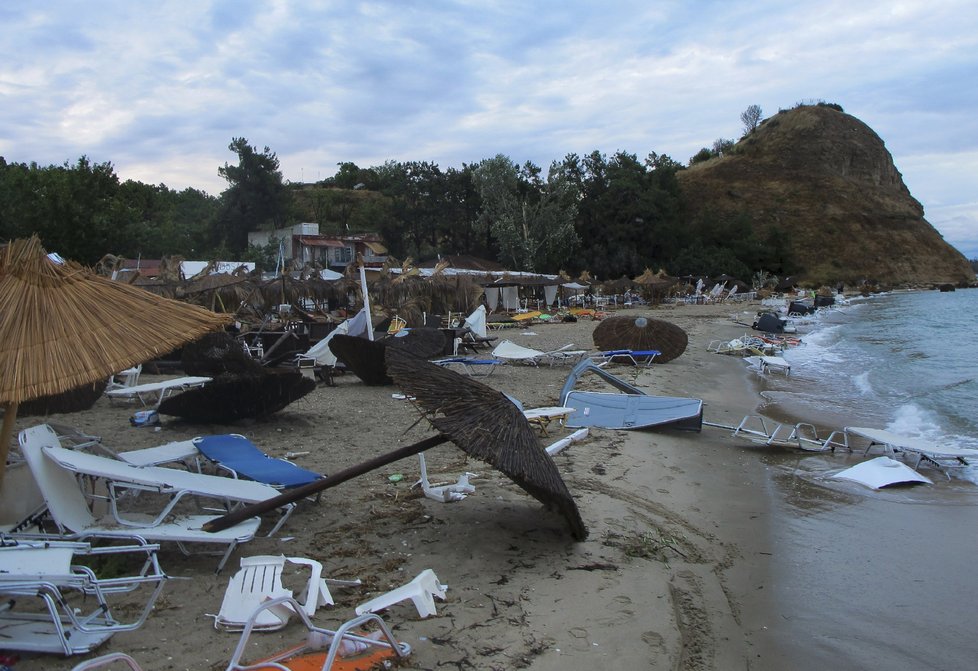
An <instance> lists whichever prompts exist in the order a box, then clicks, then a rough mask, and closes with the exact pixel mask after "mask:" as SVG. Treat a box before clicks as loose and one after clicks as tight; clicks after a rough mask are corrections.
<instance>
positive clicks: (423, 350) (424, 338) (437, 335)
mask: <svg viewBox="0 0 978 671" xmlns="http://www.w3.org/2000/svg"><path fill="white" fill-rule="evenodd" d="M381 342H382V343H383V344H384V345H386V346H387V347H396V348H398V349H403V350H405V351H406V352H410V353H411V354H413V355H414V356H418V357H421V358H422V359H430V358H432V357H436V356H441V355H443V354H444V353H445V347H446V338H445V333H444V332H443V331H442V330H441V329H434V328H410V329H401V330H400V331H398V332H397V333H395V334H394V335H392V336H388V337H386V338H384V339H383V340H381Z"/></svg>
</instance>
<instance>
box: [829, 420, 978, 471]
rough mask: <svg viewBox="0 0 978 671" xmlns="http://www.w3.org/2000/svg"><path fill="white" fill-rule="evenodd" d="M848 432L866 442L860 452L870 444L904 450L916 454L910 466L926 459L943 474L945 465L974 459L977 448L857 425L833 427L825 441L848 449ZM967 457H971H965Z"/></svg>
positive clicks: (893, 451)
mask: <svg viewBox="0 0 978 671" xmlns="http://www.w3.org/2000/svg"><path fill="white" fill-rule="evenodd" d="M851 436H858V437H860V438H862V439H865V440H867V441H869V442H868V444H867V445H866V448H865V450H863V452H864V453H868V452H869V451H870V450H871V449H872V448H873V447H876V446H881V447H882V448H883V451H884V452H885V453H889V454H898V453H900V452H906V453H908V454H913V455H915V456H916V461H915V462H914V465H913V467H914V468H917V467H918V466H920V462H921V461H924V460H926V461H928V462H930V463H932V464H934V465H935V466H937V467H938V468H940V469H943V470H944V472H945V474H947V469H948V468H950V467H955V466H968V465H969V464H970V463H976V462H978V450H971V449H966V448H961V447H950V446H941V447H939V446H937V445H935V444H934V443H932V442H931V441H929V440H925V439H923V438H915V437H913V436H903V435H900V434H898V433H892V432H890V431H884V430H883V429H872V428H866V427H861V426H847V427H845V428H844V429H843V430H842V431H841V432H838V431H836V432H835V433H833V434H832V435H831V436H829V438H828V440H826V445H827V446H829V447H832V448H833V449H835V448H837V447H841V448H843V449H848V450H850V451H851V450H852V441H851V440H850V437H851ZM969 460H971V461H969Z"/></svg>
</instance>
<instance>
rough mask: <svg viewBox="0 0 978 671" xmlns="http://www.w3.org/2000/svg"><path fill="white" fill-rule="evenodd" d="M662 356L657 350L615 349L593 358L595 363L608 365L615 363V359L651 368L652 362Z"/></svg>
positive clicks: (600, 353) (599, 353)
mask: <svg viewBox="0 0 978 671" xmlns="http://www.w3.org/2000/svg"><path fill="white" fill-rule="evenodd" d="M660 354H662V352H660V351H659V350H657V349H646V350H634V349H615V350H609V351H607V352H598V353H597V354H595V355H593V356H592V357H591V358H592V359H594V361H595V363H608V362H612V361H614V360H615V359H619V360H626V361H631V363H632V365H633V366H645V367H649V366H651V365H652V361H653V360H654V359H655V357H657V356H659V355H660ZM639 362H641V363H639Z"/></svg>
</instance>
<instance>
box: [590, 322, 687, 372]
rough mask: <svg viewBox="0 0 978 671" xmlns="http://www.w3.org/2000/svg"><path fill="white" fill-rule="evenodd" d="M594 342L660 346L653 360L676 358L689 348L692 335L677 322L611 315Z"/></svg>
mask: <svg viewBox="0 0 978 671" xmlns="http://www.w3.org/2000/svg"><path fill="white" fill-rule="evenodd" d="M592 338H593V339H594V346H595V347H597V348H598V349H600V350H602V351H605V352H606V351H610V350H617V349H630V350H653V349H654V350H659V351H660V352H661V354H660V355H659V356H657V357H655V359H653V360H652V363H665V362H667V361H672V360H673V359H675V358H676V357H678V356H679V355H680V354H682V353H683V352H685V351H686V345H688V344H689V336H687V335H686V332H685V331H684V330H682V329H681V328H680V327H678V326H676V325H675V324H671V323H669V322H667V321H663V320H661V319H652V318H651V317H621V316H618V317H608V318H607V319H605V320H604V321H602V322H601V323H600V324H598V327H597V328H595V329H594V334H593V335H592Z"/></svg>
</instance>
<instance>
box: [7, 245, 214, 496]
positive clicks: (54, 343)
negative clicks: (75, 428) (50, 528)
mask: <svg viewBox="0 0 978 671" xmlns="http://www.w3.org/2000/svg"><path fill="white" fill-rule="evenodd" d="M228 322H230V317H228V316H224V315H217V314H215V313H213V312H210V311H208V310H204V309H203V308H199V307H196V306H192V305H187V304H185V303H180V302H177V301H172V300H168V299H164V298H160V297H158V296H156V295H154V294H151V293H149V292H148V291H144V290H142V289H139V288H137V287H133V286H131V285H128V284H123V283H121V282H114V281H112V280H110V279H108V278H105V277H100V276H99V275H97V274H96V273H95V272H94V271H92V270H90V269H88V268H84V267H82V266H80V265H79V264H77V263H74V262H70V261H61V260H52V259H51V258H49V257H48V256H47V254H46V253H45V251H44V249H43V248H42V247H41V242H40V240H39V239H38V238H37V237H36V236H34V237H32V238H30V239H27V240H14V241H12V242H10V243H9V244H7V245H6V246H5V247H4V248H3V249H2V251H0V370H2V371H3V376H2V377H0V404H4V405H5V407H6V410H5V412H4V419H3V428H2V429H0V480H2V477H3V473H4V470H5V467H6V461H7V450H8V449H9V446H10V434H11V433H12V432H13V427H14V420H15V418H16V416H17V409H18V406H19V404H20V403H22V402H24V401H29V400H32V399H36V398H38V397H41V396H46V395H51V394H60V393H62V392H65V391H68V390H69V389H75V388H76V387H80V386H82V385H87V384H91V383H93V382H97V381H99V380H104V379H107V378H108V377H109V376H110V375H112V374H113V373H116V372H118V371H120V370H123V369H125V368H129V367H130V366H133V365H135V364H138V363H142V362H144V361H147V360H149V359H153V358H156V357H158V356H161V355H163V354H166V353H167V352H170V351H172V350H174V349H176V348H177V347H180V346H181V345H183V344H185V343H187V342H189V341H191V340H194V339H196V338H199V337H200V336H202V335H203V334H204V333H207V332H208V331H212V330H214V329H217V328H220V327H221V326H223V325H225V324H227V323H228Z"/></svg>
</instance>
